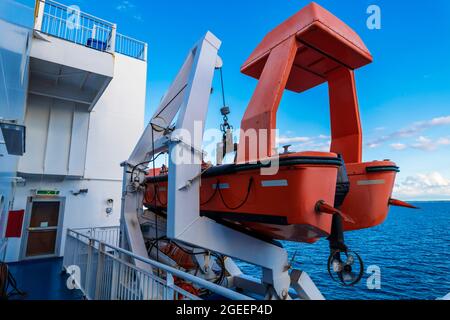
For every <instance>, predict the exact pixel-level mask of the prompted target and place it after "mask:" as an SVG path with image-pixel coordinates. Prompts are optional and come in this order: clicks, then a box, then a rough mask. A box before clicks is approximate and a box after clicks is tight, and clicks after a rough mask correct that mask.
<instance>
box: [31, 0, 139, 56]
mask: <svg viewBox="0 0 450 320" xmlns="http://www.w3.org/2000/svg"><path fill="white" fill-rule="evenodd" d="M70 8H71V7H69V6H66V5H64V4H61V3H59V2H56V1H53V0H47V1H43V0H38V1H37V2H36V14H37V17H36V20H35V28H36V30H38V31H41V32H43V33H45V34H48V35H51V36H54V37H57V38H61V39H64V40H67V41H70V42H73V43H76V44H79V45H84V46H87V47H90V48H92V49H95V50H99V51H103V52H109V53H114V52H116V53H120V54H123V55H126V56H129V57H132V58H135V59H139V60H142V61H146V60H147V43H145V42H143V41H140V40H137V39H135V38H132V37H129V36H125V35H123V34H119V33H117V25H116V24H114V23H112V22H109V21H107V20H104V19H101V18H98V17H96V16H93V15H91V14H88V13H85V12H82V11H79V12H78V13H77V19H76V20H75V21H72V19H71V18H70V17H69V14H70V13H71V11H69V9H70ZM75 22H76V24H75V26H76V27H73V26H74V23H75Z"/></svg>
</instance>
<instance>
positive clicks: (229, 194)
mask: <svg viewBox="0 0 450 320" xmlns="http://www.w3.org/2000/svg"><path fill="white" fill-rule="evenodd" d="M341 165H342V162H341V160H340V159H339V158H337V156H336V155H335V154H332V153H325V154H322V153H321V154H320V156H318V154H317V153H314V156H311V154H308V153H306V155H305V154H295V155H292V156H289V157H283V158H281V159H280V168H279V171H278V173H277V174H276V175H273V176H264V175H261V171H260V169H261V167H258V166H252V165H231V166H221V167H215V168H214V169H212V170H211V171H208V173H207V174H205V175H204V176H203V178H202V181H201V190H200V194H201V199H200V204H201V206H200V213H201V215H202V216H205V217H208V218H211V219H214V220H216V221H217V222H219V223H224V224H227V225H229V226H230V227H235V228H237V229H239V230H241V231H243V232H248V233H251V234H255V235H259V236H261V237H265V238H267V239H277V240H289V241H297V242H315V241H317V239H318V238H321V237H327V236H329V234H330V232H331V224H332V216H331V215H329V214H321V213H317V211H316V205H317V203H318V202H319V201H325V202H327V203H331V204H332V203H333V201H334V197H335V192H336V177H337V173H338V169H339V167H340V166H341ZM167 190H168V182H167V177H164V176H159V177H154V178H152V177H149V178H148V179H147V191H146V195H145V201H144V204H145V205H146V206H147V207H149V208H157V209H166V208H167V203H168V201H167Z"/></svg>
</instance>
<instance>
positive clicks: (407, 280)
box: [241, 202, 450, 300]
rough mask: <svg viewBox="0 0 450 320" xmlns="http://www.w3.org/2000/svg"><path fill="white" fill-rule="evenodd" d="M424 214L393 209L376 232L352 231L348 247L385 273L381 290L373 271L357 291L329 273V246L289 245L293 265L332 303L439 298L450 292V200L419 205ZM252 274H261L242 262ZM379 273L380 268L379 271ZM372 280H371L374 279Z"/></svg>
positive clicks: (366, 269)
mask: <svg viewBox="0 0 450 320" xmlns="http://www.w3.org/2000/svg"><path fill="white" fill-rule="evenodd" d="M414 204H415V205H417V206H419V207H420V210H410V209H403V208H395V207H394V208H392V209H391V211H390V214H389V218H388V219H387V220H386V222H385V223H383V224H382V225H381V226H378V227H376V228H373V229H368V230H362V231H355V232H349V233H346V243H347V245H348V246H349V248H350V249H351V250H354V251H356V252H358V253H359V254H360V255H361V257H362V258H363V260H364V264H365V267H364V269H365V271H368V268H369V267H373V266H375V267H378V268H379V270H380V274H379V275H378V276H379V280H380V286H379V288H378V289H373V286H372V285H369V286H368V282H369V284H373V283H374V282H373V281H372V280H373V277H372V278H371V277H370V276H371V275H373V274H372V273H365V275H364V278H363V279H362V281H361V282H360V283H359V284H357V285H356V286H354V287H343V286H341V285H340V284H339V283H336V282H334V281H333V280H332V279H331V278H330V277H329V275H328V271H327V261H328V256H329V248H328V242H327V241H326V240H321V241H319V242H318V243H316V244H313V245H309V244H299V243H292V242H284V243H283V245H284V247H285V248H286V249H287V250H288V252H289V258H290V259H294V263H293V267H294V268H296V269H300V270H304V271H306V272H307V273H308V274H309V275H310V276H311V278H312V279H313V281H314V282H315V283H316V285H317V286H318V287H319V289H320V290H321V292H322V293H323V295H324V296H325V298H326V299H329V300H335V299H352V300H353V299H357V300H361V299H362V300H366V299H370V300H380V299H390V300H399V299H401V300H404V299H426V300H429V299H431V300H435V299H437V298H440V297H443V296H445V295H446V294H448V293H449V292H450V202H420V203H414ZM241 267H242V268H243V269H244V271H245V272H246V273H248V274H252V275H253V276H255V277H260V276H261V271H260V269H259V268H256V267H254V266H251V265H247V264H242V265H241ZM375 269H377V268H375ZM368 280H369V281H368Z"/></svg>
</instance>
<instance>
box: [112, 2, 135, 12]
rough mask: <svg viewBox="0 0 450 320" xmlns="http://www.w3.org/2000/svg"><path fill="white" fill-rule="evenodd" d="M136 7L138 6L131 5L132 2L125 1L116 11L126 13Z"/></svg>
mask: <svg viewBox="0 0 450 320" xmlns="http://www.w3.org/2000/svg"><path fill="white" fill-rule="evenodd" d="M135 7H136V6H135V5H134V4H133V3H131V2H130V1H127V0H123V1H121V2H120V3H119V4H118V5H117V6H116V10H119V11H126V10H128V9H133V8H135Z"/></svg>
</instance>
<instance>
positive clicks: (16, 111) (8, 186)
mask: <svg viewBox="0 0 450 320" xmlns="http://www.w3.org/2000/svg"><path fill="white" fill-rule="evenodd" d="M11 13H14V14H11ZM32 23H33V8H31V7H28V6H25V5H23V4H21V3H19V2H16V1H14V0H7V1H0V118H4V119H7V120H18V121H19V123H22V121H23V118H24V113H25V101H26V90H27V84H28V61H29V55H28V53H29V52H28V50H29V47H27V44H29V43H30V39H31V26H32ZM0 141H3V135H2V134H1V132H0ZM17 162H18V157H16V156H9V155H8V154H7V151H6V148H5V145H3V144H1V143H0V239H1V238H2V237H3V236H4V231H5V224H6V213H7V210H8V207H9V203H10V201H11V198H12V197H11V195H12V190H13V189H12V186H13V181H14V177H15V170H16V168H17ZM2 197H3V205H2V203H1V198H2Z"/></svg>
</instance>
